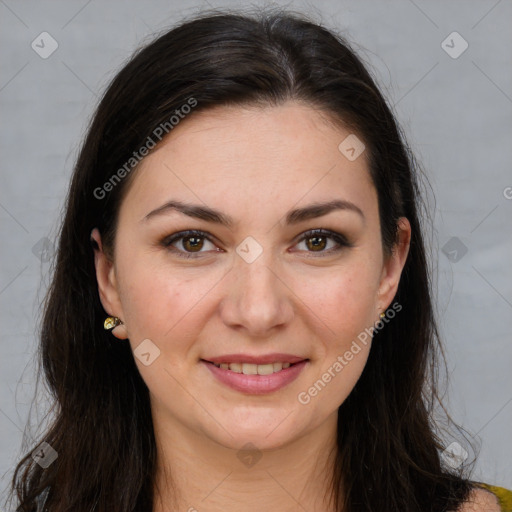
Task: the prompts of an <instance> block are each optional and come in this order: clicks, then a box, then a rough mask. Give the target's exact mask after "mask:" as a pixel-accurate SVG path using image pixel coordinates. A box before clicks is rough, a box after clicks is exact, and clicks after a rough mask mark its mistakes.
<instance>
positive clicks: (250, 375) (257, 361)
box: [201, 354, 309, 394]
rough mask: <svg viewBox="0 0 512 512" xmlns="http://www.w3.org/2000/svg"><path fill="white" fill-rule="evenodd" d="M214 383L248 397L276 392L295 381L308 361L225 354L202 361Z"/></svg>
mask: <svg viewBox="0 0 512 512" xmlns="http://www.w3.org/2000/svg"><path fill="white" fill-rule="evenodd" d="M201 362H202V363H203V364H204V365H205V366H206V367H207V368H208V370H209V371H210V372H211V374H212V375H213V376H214V377H215V378H216V380H218V381H220V382H221V383H223V384H225V385H227V386H228V387H230V388H232V389H235V390H237V391H241V392H244V393H249V394H264V393H270V392H272V391H277V390H279V389H281V388H283V387H284V386H286V385H287V384H289V383H291V382H292V381H293V380H295V379H296V378H297V377H298V376H299V374H300V373H301V372H302V370H303V369H304V368H305V367H306V365H307V364H308V362H309V359H305V358H303V357H299V356H295V355H291V354H265V355H262V356H249V355H247V354H227V355H224V356H219V357H211V358H208V359H202V360H201Z"/></svg>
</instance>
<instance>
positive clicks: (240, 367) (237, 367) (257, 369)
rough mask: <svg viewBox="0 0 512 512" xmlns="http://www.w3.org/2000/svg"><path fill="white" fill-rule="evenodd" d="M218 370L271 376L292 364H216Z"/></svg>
mask: <svg viewBox="0 0 512 512" xmlns="http://www.w3.org/2000/svg"><path fill="white" fill-rule="evenodd" d="M214 364H215V366H216V367H217V368H222V369H223V370H231V371H232V372H235V373H243V374H244V375H271V374H272V373H277V372H280V371H281V370H284V369H286V368H289V367H290V363H280V362H278V363H268V364H253V363H220V364H217V363H214Z"/></svg>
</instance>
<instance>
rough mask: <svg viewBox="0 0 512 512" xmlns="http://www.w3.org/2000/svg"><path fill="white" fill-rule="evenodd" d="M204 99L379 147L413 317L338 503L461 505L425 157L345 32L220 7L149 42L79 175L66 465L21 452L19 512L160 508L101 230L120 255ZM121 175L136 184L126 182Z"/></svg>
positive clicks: (384, 212)
mask: <svg viewBox="0 0 512 512" xmlns="http://www.w3.org/2000/svg"><path fill="white" fill-rule="evenodd" d="M191 99H192V100H193V101H195V102H196V103H195V104H194V107H193V109H192V110H193V111H192V112H191V113H190V114H189V115H190V116H193V115H194V113H195V112H198V111H201V110H205V109H209V108H213V107H215V106H219V105H270V106H272V105H280V104H282V103H283V102H285V101H288V100H295V101H300V102H303V103H305V104H307V105H309V106H311V107H313V108H315V109H319V110H321V111H322V112H324V113H325V114H326V115H327V116H328V117H329V118H330V119H331V120H333V122H335V123H340V124H342V125H343V126H345V127H348V128H350V129H351V131H352V132H354V133H356V134H358V136H359V137H360V138H361V139H362V140H363V141H364V143H365V145H366V148H367V149H366V151H367V157H368V162H369V170H370V173H371V178H372V180H373V183H374V186H375V188H376V190H377V194H378V204H379V212H380V222H381V230H382V243H383V247H384V248H385V249H386V252H387V253H388V254H389V251H391V249H392V248H393V245H394V244H395V243H396V233H397V220H398V218H399V217H400V216H405V217H407V218H408V219H409V222H410V224H411V227H412V240H411V245H410V252H409V255H408V258H407V261H406V264H405V268H404V270H403V273H402V278H401V280H400V284H399V288H398V291H397V294H396V297H395V301H396V302H398V303H400V304H401V306H402V310H401V311H400V313H399V314H397V315H396V317H395V318H394V319H393V320H392V321H391V322H389V323H388V324H387V325H386V326H385V328H384V329H381V330H379V331H378V332H376V333H375V334H374V343H373V344H372V347H371V351H370V354H369V358H368V361H367V364H366V366H365V368H364V370H363V373H362V375H361V377H360V379H359V380H358V382H357V384H356V385H355V387H354V389H353V390H352V392H351V394H350V395H349V397H348V398H347V399H346V400H345V401H344V403H343V404H342V405H341V406H340V408H339V427H338V439H337V441H338V451H337V457H336V466H335V471H334V473H333V475H332V500H333V504H334V505H333V506H334V507H335V508H336V510H339V511H342V510H343V511H344V512H384V511H393V512H396V511H398V510H400V511H407V512H427V511H428V512H440V511H446V510H456V509H457V507H458V505H459V504H460V503H461V502H463V501H464V500H465V499H466V498H467V497H468V493H469V490H470V481H469V480H468V479H467V477H463V468H465V466H460V468H459V470H458V471H454V470H450V469H449V468H448V467H444V466H443V465H442V462H441V461H442V459H441V457H440V454H441V451H442V450H443V448H444V443H443V441H442V440H441V437H440V434H439V431H438V430H439V429H438V427H437V426H436V425H438V424H437V423H436V422H435V420H434V413H435V412H436V410H435V406H436V404H441V400H440V398H439V396H438V395H439V393H438V391H437V389H438V387H437V386H438V385H437V381H438V369H439V360H440V357H439V356H440V355H442V353H443V352H442V348H441V345H440V343H439V336H438V330H437V327H436V322H435V315H434V310H433V304H432V298H431V291H430V283H431V279H430V271H429V267H428V264H427V257H426V249H425V244H424V238H423V234H422V229H423V228H422V225H420V224H421V223H420V215H419V205H420V204H421V203H420V199H421V197H420V194H419V180H418V177H419V171H418V165H417V163H416V162H415V159H414V157H413V155H412V153H411V151H410V149H409V148H408V146H407V144H406V142H405V138H404V136H403V134H402V132H401V130H400V128H399V127H398V126H397V122H396V121H395V117H394V115H393V113H392V111H391V109H390V107H389V105H388V104H387V102H386V100H385V99H384V97H383V95H382V94H381V92H380V91H379V88H378V87H377V85H376V83H375V81H374V80H373V79H372V77H371V76H370V74H369V72H368V71H367V69H366V68H365V66H364V65H363V64H362V61H361V59H360V58H359V57H357V56H356V54H355V52H354V51H353V50H352V49H351V46H350V45H349V43H348V42H347V41H346V40H345V38H344V37H341V36H339V35H337V34H336V33H334V32H333V31H330V30H327V29H326V28H324V27H322V26H321V25H320V24H318V23H313V22H311V21H310V20H308V19H307V18H305V17H303V16H301V15H297V14H293V13H290V12H286V11H263V12H259V13H257V14H251V15H246V14H240V13H231V12H220V13H219V12H216V13H213V14H212V13H207V14H202V15H200V16H198V17H196V18H194V19H192V20H188V21H186V22H184V23H181V24H180V25H179V26H177V27H176V28H173V29H172V30H170V31H167V32H165V33H164V34H163V35H160V36H159V37H157V38H156V39H155V40H154V41H152V42H151V43H150V44H147V45H146V46H145V47H143V48H142V49H140V50H139V51H137V52H136V53H135V54H134V55H133V57H132V58H131V59H130V60H129V62H128V63H127V64H126V65H125V66H124V67H123V68H122V69H121V71H120V72H119V73H118V74H117V75H116V76H115V78H114V79H113V80H112V82H111V84H110V85H109V87H108V88H107V90H106V92H105V94H104V96H103V98H102V100H101V102H100V104H99V106H98V107H97V110H96V112H95V114H94V116H93V118H92V122H91V123H90V126H89V129H88V132H87V136H86V138H85V140H84V143H83V146H82V148H81V151H80V154H79V157H78V159H77V163H76V166H75V169H74V173H73V177H72V180H71V185H70V189H69V192H68V196H67V202H66V208H65V217H64V220H63V223H62V227H61V231H60V234H59V236H60V238H59V243H58V252H57V255H56V261H55V263H54V267H53V273H52V281H51V285H50V287H49V289H48V292H47V296H46V300H45V302H44V316H43V321H42V325H41V342H40V360H41V364H42V368H43V370H44V376H45V379H46V381H47V384H48V387H49V389H50V391H51V394H52V398H53V400H54V404H55V407H54V418H53V420H52V422H51V424H50V426H49V428H48V429H47V431H46V432H44V435H42V436H41V438H40V442H41V441H45V442H47V443H49V445H51V446H52V447H53V449H55V450H56V451H57V452H58V458H57V460H55V462H54V463H53V464H51V465H50V466H49V467H48V468H47V469H43V468H41V467H40V466H39V465H38V464H36V463H35V462H34V460H33V459H32V457H31V454H30V453H28V454H27V455H26V456H25V457H24V458H23V459H22V460H21V461H20V463H19V464H18V466H17V468H16V471H15V474H14V477H13V492H14V490H15V491H16V494H17V499H18V502H19V510H20V511H35V510H36V501H37V497H38V496H40V495H41V493H43V491H45V490H46V491H47V493H48V496H47V500H46V508H47V510H49V511H51V512H65V511H73V512H91V511H93V510H94V511H98V512H112V511H116V512H129V511H151V510H152V507H153V485H154V476H155V461H156V446H155V438H154V432H153V425H152V419H151V411H150V403H149V397H148V389H147V387H146V385H145V383H144V381H143V380H142V378H141V376H140V374H139V372H138V370H137V367H136V365H135V363H134V359H133V355H132V352H131V350H130V349H129V345H127V344H121V343H119V342H118V341H117V340H115V338H113V337H112V335H111V334H110V333H108V332H105V331H104V329H103V320H104V318H105V316H107V315H106V312H105V311H104V310H103V307H102V305H101V302H100V300H99V295H98V288H97V283H96V275H95V267H94V255H93V246H92V244H91V241H90V233H91V231H92V229H93V228H94V227H98V229H99V231H100V233H101V234H102V237H103V242H104V246H105V249H106V250H110V251H112V248H113V247H114V242H115V232H116V220H117V213H118V211H119V206H120V204H121V201H122V199H123V197H124V195H125V194H126V190H127V187H128V185H129V183H130V181H131V179H133V176H134V174H135V173H136V165H133V169H132V168H131V167H128V168H127V167H126V162H129V161H130V158H132V157H133V154H134V152H136V151H138V150H139V148H141V147H143V146H144V145H146V144H147V141H148V137H149V138H152V140H154V138H155V129H157V127H159V126H162V123H167V125H169V120H170V118H171V117H172V116H173V115H177V114H176V111H177V110H179V109H180V108H182V106H183V105H187V104H188V105H191V104H192V103H193V102H192V101H191ZM185 122H186V121H185ZM171 124H172V123H171ZM123 166H124V167H123ZM122 168H124V169H125V171H126V172H125V173H122V172H121V173H119V169H122ZM115 174H117V176H118V177H119V176H120V174H122V178H123V179H120V180H118V181H116V182H115V183H114V182H113V181H112V178H113V176H114V175H115ZM106 183H110V184H111V186H107V187H105V184H106ZM98 190H102V192H101V193H100V192H98ZM95 191H96V192H95ZM98 196H101V197H98ZM443 360H444V359H443ZM443 410H444V409H443ZM437 412H439V411H437ZM445 413H446V411H445ZM446 417H447V418H448V419H449V415H448V414H447V413H446ZM450 421H451V420H450ZM35 446H36V445H34V447H35Z"/></svg>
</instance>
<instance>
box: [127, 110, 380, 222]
mask: <svg viewBox="0 0 512 512" xmlns="http://www.w3.org/2000/svg"><path fill="white" fill-rule="evenodd" d="M349 135H350V131H348V130H347V129H344V128H342V127H340V126H336V125H334V124H333V123H332V122H331V121H330V119H329V118H328V116H327V115H326V114H325V113H323V112H321V111H318V110H315V109H313V108H312V107H309V106H307V105H304V104H300V103H296V102H288V103H285V104H283V105H281V106H267V107H239V106H238V107H234V106H230V107H224V106H223V107H215V108H212V109H208V110H205V111H200V112H194V114H192V115H190V116H189V117H188V118H185V119H184V120H183V121H181V122H180V124H178V125H177V126H176V127H175V128H174V129H173V130H172V131H171V132H170V134H169V135H168V137H167V138H166V139H164V140H163V142H162V143H161V144H160V146H159V147H158V148H157V150H156V151H154V152H153V153H152V154H150V155H149V156H147V157H146V158H145V159H144V160H143V161H142V163H141V164H140V166H139V168H138V169H137V170H136V176H135V177H134V180H133V182H132V183H131V185H130V190H129V191H128V194H127V196H126V198H125V202H128V203H129V204H130V208H131V209H133V208H132V207H133V206H134V205H136V206H135V208H136V209H138V210H139V213H143V211H142V210H147V209H148V208H149V207H151V206H153V207H154V206H155V205H156V204H157V203H163V202H165V201H167V200H169V198H171V197H177V196H179V197H180V198H181V199H183V200H189V201H191V202H194V203H197V202H198V199H199V201H202V202H204V203H206V204H209V205H210V206H212V207H213V206H214V207H216V208H221V207H222V205H227V204H230V205H231V206H233V207H234V206H236V205H238V206H240V207H242V208H243V209H244V210H247V209H250V208H251V205H252V206H253V207H257V206H258V207H260V206H261V205H262V204H263V203H265V204H266V210H267V211H268V210H269V209H272V208H271V206H276V205H279V204H283V205H288V206H292V205H295V204H300V203H308V202H312V201H317V200H326V199H337V198H343V199H349V200H351V201H353V202H359V203H361V204H365V203H368V202H369V201H370V202H371V201H372V200H373V199H375V198H376V196H375V193H374V190H373V184H372V182H371V178H370V175H369V172H368V168H367V161H366V154H365V153H364V152H363V154H361V156H360V157H359V158H357V159H355V160H353V161H351V160H349V159H347V157H346V156H345V155H344V154H343V153H342V152H341V151H340V150H339V148H338V146H339V145H340V143H342V141H344V140H345V139H346V138H347V137H348V136H349ZM366 208H371V205H370V204H366ZM221 209H222V208H221Z"/></svg>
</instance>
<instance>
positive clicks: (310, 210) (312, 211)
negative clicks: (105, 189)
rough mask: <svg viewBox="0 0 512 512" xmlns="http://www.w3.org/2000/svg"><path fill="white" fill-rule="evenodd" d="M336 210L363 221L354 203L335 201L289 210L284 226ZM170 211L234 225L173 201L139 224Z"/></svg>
mask: <svg viewBox="0 0 512 512" xmlns="http://www.w3.org/2000/svg"><path fill="white" fill-rule="evenodd" d="M336 210H346V211H351V212H355V213H357V214H358V215H359V216H360V217H361V218H362V219H363V220H365V216H364V213H363V211H362V210H361V208H359V206H357V205H355V204H354V203H351V202H350V201H345V200H341V199H336V200H333V201H328V202H324V203H313V204H311V205H309V206H305V207H303V208H296V209H294V210H290V211H289V212H288V213H287V214H286V217H285V218H286V220H285V224H287V225H292V224H298V223H300V222H303V221H305V220H308V219H314V218H317V217H322V216H323V215H327V214H328V213H331V212H333V211H336ZM172 211H177V212H180V213H183V214H184V215H187V216H189V217H192V218H195V219H200V220H205V221H207V222H213V223H216V224H220V225H222V226H226V227H232V226H233V225H234V224H235V222H234V220H233V218H232V217H230V216H229V215H226V214H224V213H222V212H220V211H219V210H215V209H213V208H209V207H208V206H202V205H198V204H189V203H183V202H181V201H173V200H171V201H168V202H166V203H165V204H163V205H162V206H160V207H158V208H156V209H155V210H153V211H151V212H149V213H148V214H147V215H146V216H145V217H143V218H142V219H141V222H146V221H148V220H149V219H151V218H153V217H156V216H158V215H164V214H168V213H170V212H172Z"/></svg>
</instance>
